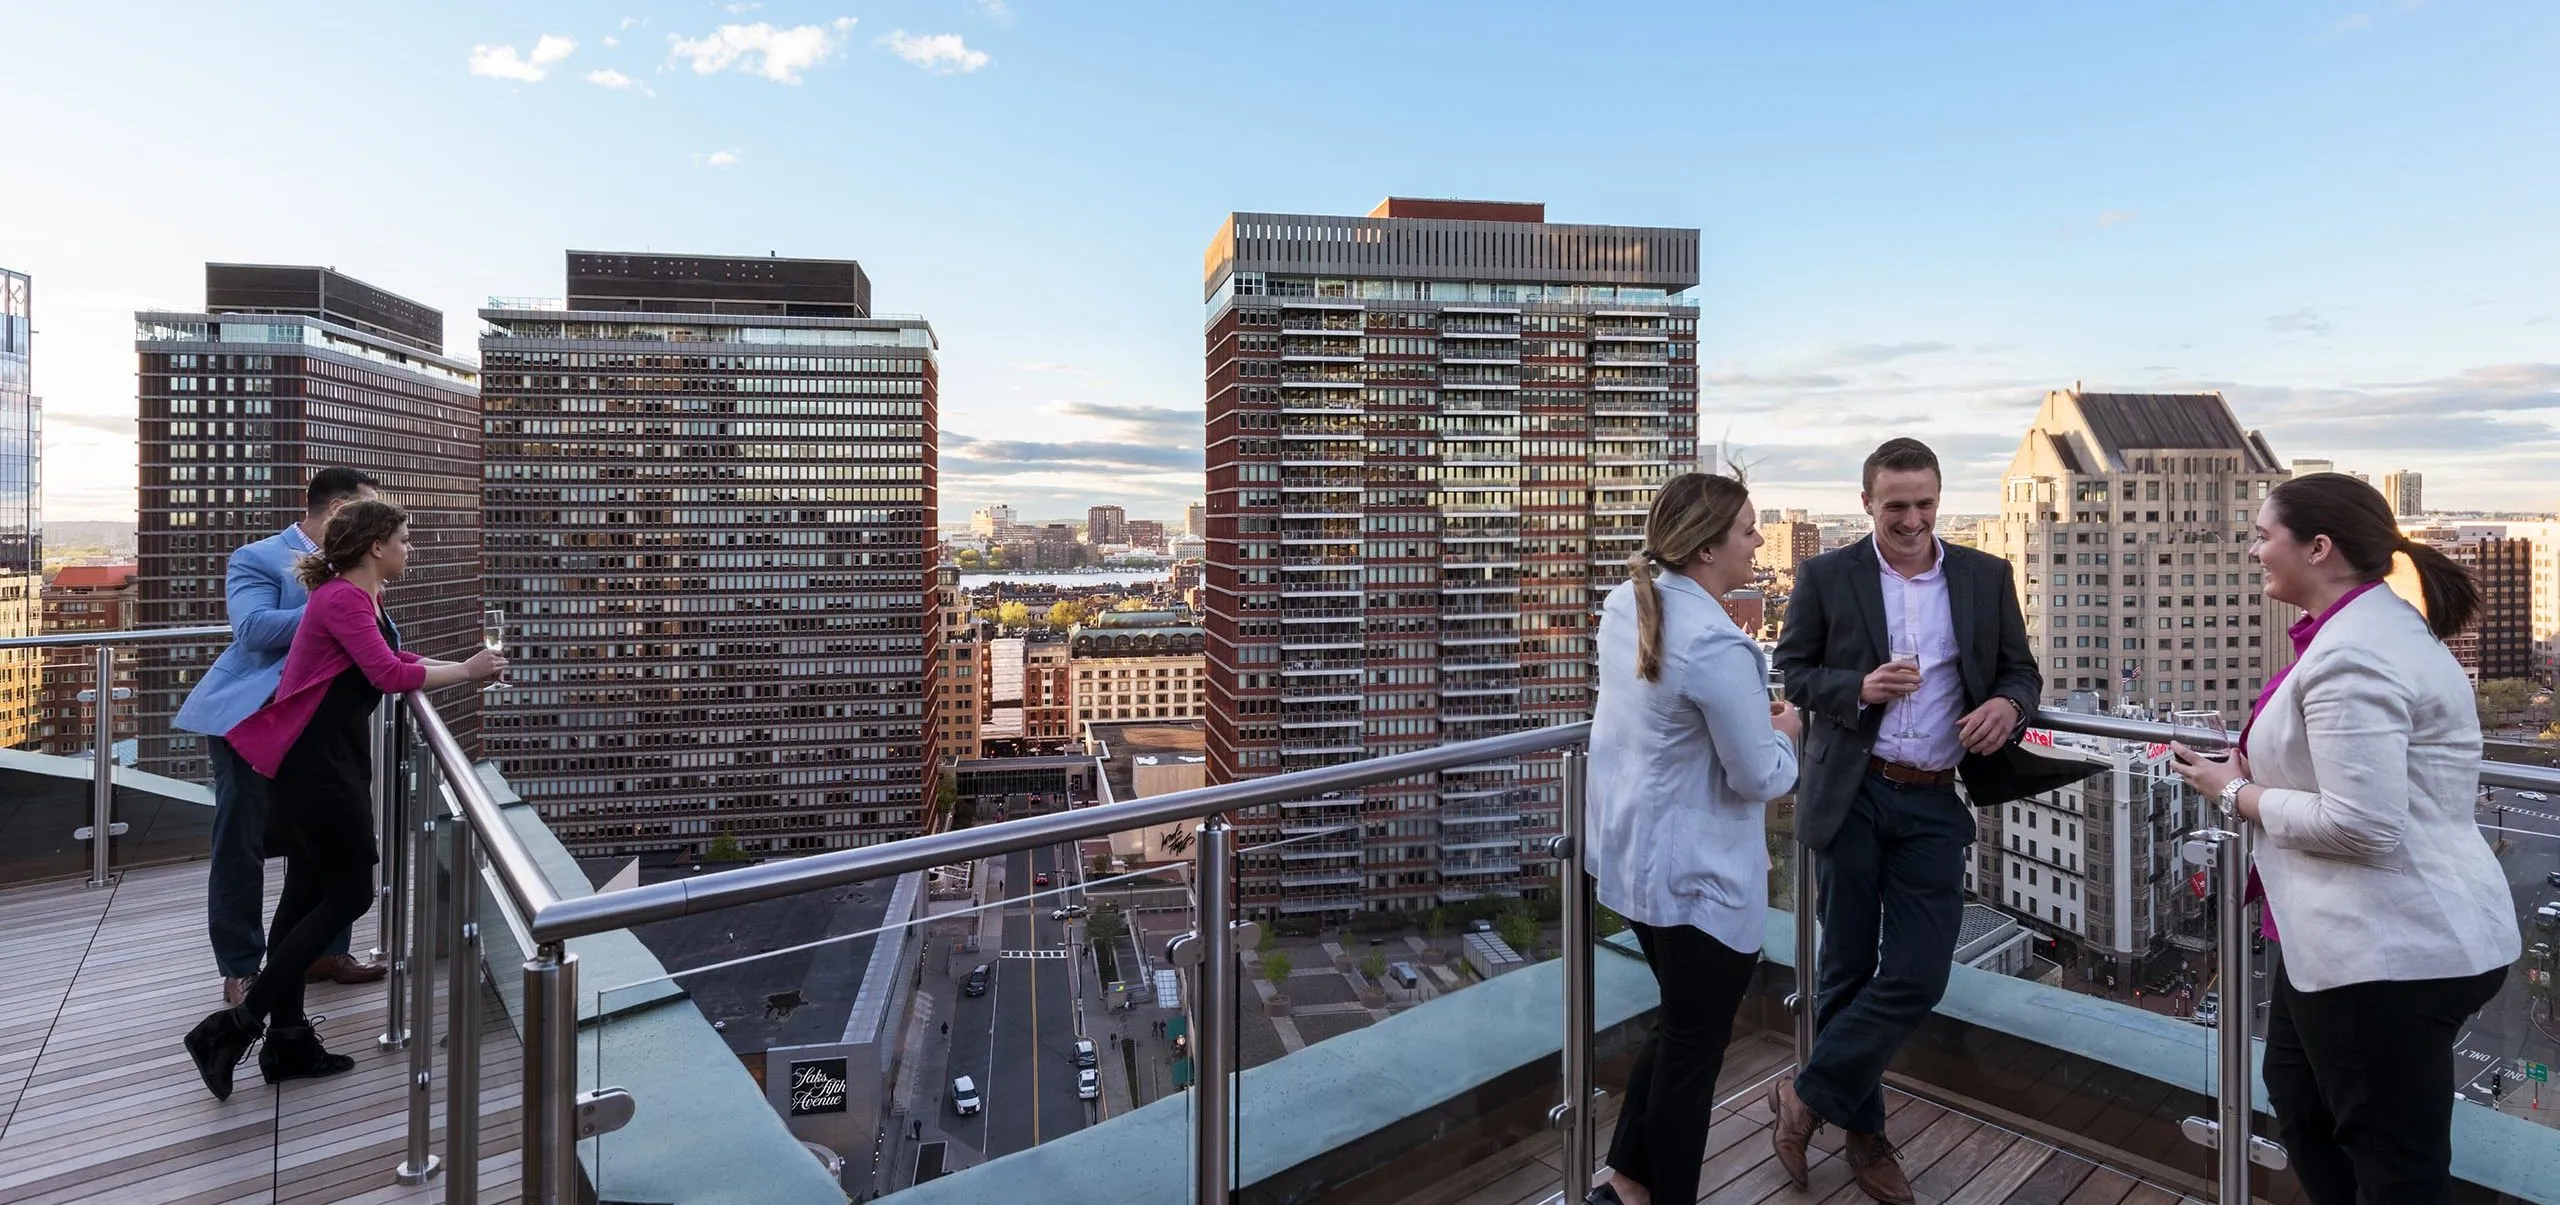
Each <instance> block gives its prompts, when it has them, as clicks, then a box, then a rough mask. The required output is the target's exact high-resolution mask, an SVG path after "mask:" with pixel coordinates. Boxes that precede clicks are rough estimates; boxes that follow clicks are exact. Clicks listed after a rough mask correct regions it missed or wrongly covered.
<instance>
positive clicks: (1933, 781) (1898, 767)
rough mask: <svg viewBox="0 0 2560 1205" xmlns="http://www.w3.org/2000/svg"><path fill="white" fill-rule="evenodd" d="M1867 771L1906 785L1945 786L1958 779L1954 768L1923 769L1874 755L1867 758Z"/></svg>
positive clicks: (1889, 780) (1886, 779)
mask: <svg viewBox="0 0 2560 1205" xmlns="http://www.w3.org/2000/svg"><path fill="white" fill-rule="evenodd" d="M1867 772H1868V773H1870V774H1873V775H1875V776H1877V777H1879V778H1882V779H1884V780H1885V781H1886V782H1891V783H1899V784H1901V785H1903V786H1906V787H1943V786H1948V785H1950V784H1952V783H1954V782H1955V780H1956V772H1955V771H1953V770H1923V769H1921V768H1920V767H1918V766H1906V765H1903V764H1902V763H1901V762H1898V761H1886V760H1885V759H1883V758H1881V757H1874V756H1870V757H1868V758H1867Z"/></svg>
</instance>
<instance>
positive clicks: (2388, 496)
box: [2382, 469, 2427, 518]
mask: <svg viewBox="0 0 2560 1205" xmlns="http://www.w3.org/2000/svg"><path fill="white" fill-rule="evenodd" d="M2425 485H2426V481H2425V478H2424V475H2423V474H2420V473H2416V472H2412V471H2411V470H2408V469H2401V470H2399V471H2398V472H2393V473H2384V474H2383V475H2382V497H2383V500H2384V501H2386V502H2389V503H2390V504H2391V513H2392V514H2394V515H2397V516H2400V517H2402V518H2407V517H2408V516H2410V515H2416V514H2423V513H2425V512H2426V509H2427V507H2426V495H2425Z"/></svg>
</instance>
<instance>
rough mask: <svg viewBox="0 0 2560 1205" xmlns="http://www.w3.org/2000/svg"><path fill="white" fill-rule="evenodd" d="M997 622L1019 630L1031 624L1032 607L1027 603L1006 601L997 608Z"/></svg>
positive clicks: (1013, 629)
mask: <svg viewBox="0 0 2560 1205" xmlns="http://www.w3.org/2000/svg"><path fill="white" fill-rule="evenodd" d="M996 622H997V623H1000V624H1003V625H1004V626H1005V627H1006V628H1008V629H1010V630H1012V631H1016V632H1019V631H1021V630H1022V629H1024V628H1027V627H1030V626H1031V607H1030V606H1029V604H1026V603H1018V602H1009V603H1005V604H1003V605H1002V606H999V607H997V608H996Z"/></svg>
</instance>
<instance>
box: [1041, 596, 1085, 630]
mask: <svg viewBox="0 0 2560 1205" xmlns="http://www.w3.org/2000/svg"><path fill="white" fill-rule="evenodd" d="M1083 618H1084V613H1083V612H1081V611H1079V610H1077V609H1076V605H1075V604H1074V603H1071V602H1054V603H1050V604H1049V626H1050V627H1053V628H1071V627H1074V626H1076V624H1077V623H1078V622H1079V621H1081V620H1083Z"/></svg>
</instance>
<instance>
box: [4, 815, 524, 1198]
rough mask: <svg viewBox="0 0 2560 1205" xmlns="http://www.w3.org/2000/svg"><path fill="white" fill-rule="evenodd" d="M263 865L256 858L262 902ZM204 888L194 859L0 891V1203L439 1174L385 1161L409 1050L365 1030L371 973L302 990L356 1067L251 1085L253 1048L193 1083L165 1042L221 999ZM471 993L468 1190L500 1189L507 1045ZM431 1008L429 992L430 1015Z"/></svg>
mask: <svg viewBox="0 0 2560 1205" xmlns="http://www.w3.org/2000/svg"><path fill="white" fill-rule="evenodd" d="M281 878H282V875H281V874H280V873H278V872H277V871H275V870H273V869H271V870H270V873H269V875H268V879H269V884H268V885H269V891H270V897H269V902H270V907H272V903H273V895H272V893H273V891H274V890H275V889H276V888H277V887H278V886H279V885H280V884H279V883H278V880H280V879H281ZM204 899H205V866H204V864H203V863H200V862H199V863H191V864H187V865H181V866H166V867H152V868H145V869H140V870H134V871H130V872H127V873H126V874H125V875H124V876H123V878H122V879H121V880H120V881H119V882H118V883H117V885H115V886H114V887H112V888H105V889H98V890H92V889H90V888H88V887H85V886H83V885H81V884H80V883H77V882H71V883H61V884H51V885H43V886H35V887H20V888H12V889H7V890H0V1203H5V1205H19V1203H25V1205H58V1203H62V1202H72V1201H113V1202H117V1203H118V1205H158V1203H168V1205H178V1203H185V1205H213V1203H215V1202H235V1201H237V1202H322V1201H328V1202H341V1201H343V1202H362V1203H365V1205H390V1203H393V1202H428V1201H441V1200H443V1199H444V1182H443V1179H442V1177H441V1176H439V1177H438V1178H436V1179H433V1180H430V1181H429V1182H427V1183H426V1184H424V1185H419V1186H415V1187H405V1186H402V1185H399V1184H396V1183H395V1182H394V1181H393V1178H392V1171H393V1169H394V1168H395V1167H397V1166H398V1165H399V1163H400V1160H401V1158H402V1154H403V1151H404V1150H405V1134H406V1128H405V1127H406V1119H407V1118H406V1108H407V1097H406V1095H405V1092H404V1084H405V1082H406V1075H407V1071H408V1065H409V1063H408V1060H409V1055H408V1054H407V1052H405V1051H400V1052H394V1051H385V1050H382V1049H381V1048H380V1047H378V1046H377V1045H376V1044H375V1041H374V1039H375V1037H376V1035H378V1034H380V1033H381V1032H382V1026H383V1010H384V999H385V992H384V989H383V987H382V985H380V984H375V985H370V986H366V987H339V986H335V985H322V984H314V985H313V986H312V988H311V995H310V1008H311V1010H312V1011H313V1012H314V1013H317V1014H323V1015H324V1016H325V1018H326V1019H325V1020H323V1021H322V1022H321V1025H320V1029H321V1034H322V1037H323V1039H324V1040H325V1041H327V1043H328V1044H329V1046H330V1047H331V1048H332V1049H334V1050H337V1051H339V1052H341V1053H345V1054H349V1055H353V1056H354V1057H355V1059H356V1070H355V1071H353V1072H351V1073H349V1074H347V1075H344V1076H340V1077H336V1078H333V1079H328V1080H321V1081H304V1082H298V1083H292V1084H286V1085H283V1086H281V1087H269V1086H268V1085H267V1084H266V1083H265V1082H264V1081H262V1080H260V1079H259V1078H258V1075H257V1068H256V1066H255V1065H254V1064H252V1065H250V1066H247V1067H244V1068H242V1071H241V1075H240V1079H239V1084H238V1087H237V1088H236V1089H235V1090H234V1091H233V1092H232V1094H231V1099H230V1100H229V1101H228V1102H216V1101H215V1100H214V1099H213V1097H212V1095H211V1094H210V1093H207V1092H206V1091H205V1090H204V1085H203V1084H202V1083H201V1082H199V1081H198V1079H197V1078H196V1074H195V1068H194V1066H193V1065H192V1064H191V1063H189V1062H188V1059H187V1054H186V1049H185V1047H184V1046H183V1045H181V1043H180V1038H181V1037H182V1036H183V1035H184V1034H185V1033H186V1031H187V1029H188V1027H190V1026H192V1025H194V1024H195V1023H196V1021H197V1020H199V1019H201V1018H202V1017H203V1016H204V1015H205V1014H206V1013H208V1012H211V1011H213V1010H214V1009H215V1008H218V1007H220V1006H221V1003H222V983H221V979H220V977H219V975H218V974H217V972H216V971H215V970H214V966H213V956H212V953H211V952H210V950H209V949H208V947H207V945H206V938H205V908H204ZM373 931H374V918H373V917H372V916H370V915H368V916H367V917H366V918H365V919H364V920H362V921H359V922H357V925H356V947H357V948H358V949H359V950H361V949H364V948H366V947H367V946H368V945H370V944H371V942H372V940H373ZM436 974H437V979H438V986H439V988H441V986H442V979H443V973H442V970H441V968H439V969H438V971H437V972H436ZM483 1005H484V1009H485V1010H486V1011H484V1013H483V1016H484V1020H483V1022H482V1025H481V1030H482V1033H483V1034H484V1035H489V1036H490V1037H489V1040H488V1041H487V1042H486V1043H485V1047H486V1053H485V1054H484V1056H483V1064H482V1066H483V1071H482V1073H481V1100H482V1117H483V1125H482V1134H481V1175H480V1184H481V1188H482V1191H483V1199H484V1200H488V1201H513V1200H515V1199H517V1198H516V1193H515V1187H516V1185H515V1175H516V1158H515V1144H516V1125H515V1116H516V1104H517V1092H518V1090H519V1088H518V1086H519V1084H520V1082H521V1080H520V1066H521V1062H520V1059H519V1058H518V1056H517V1051H516V1049H515V1045H514V1042H513V1040H512V1034H511V1033H510V1032H509V1031H508V1030H507V1029H506V1021H505V1019H504V1018H503V1017H501V1016H499V1015H497V1014H496V1012H495V1005H494V1002H493V1001H491V1000H489V999H488V998H487V997H486V996H485V993H484V1000H483ZM441 1012H442V1004H441V1001H439V1004H438V1013H439V1024H441V1020H440V1018H441ZM443 1074H444V1068H443V1059H442V1056H441V1053H439V1056H438V1058H437V1065H436V1076H437V1078H438V1079H439V1080H441V1079H442V1077H443ZM436 1117H437V1120H438V1122H439V1125H438V1128H437V1133H436V1135H435V1138H434V1141H435V1145H434V1146H433V1147H431V1148H430V1149H432V1150H434V1151H436V1152H437V1154H438V1155H439V1156H441V1154H442V1144H443V1133H442V1126H441V1121H442V1117H443V1100H442V1089H441V1087H439V1089H438V1099H437V1108H436Z"/></svg>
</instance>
